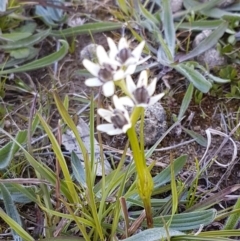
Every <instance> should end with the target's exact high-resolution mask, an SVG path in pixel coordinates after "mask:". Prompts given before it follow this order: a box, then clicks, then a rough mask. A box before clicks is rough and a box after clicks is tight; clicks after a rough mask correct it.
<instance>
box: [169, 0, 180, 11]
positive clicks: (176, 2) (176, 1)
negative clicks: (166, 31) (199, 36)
mask: <svg viewBox="0 0 240 241" xmlns="http://www.w3.org/2000/svg"><path fill="white" fill-rule="evenodd" d="M182 7H183V0H171V9H172V12H173V13H176V12H178V11H179V10H181V9H182Z"/></svg>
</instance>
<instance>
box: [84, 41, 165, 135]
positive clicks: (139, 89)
mask: <svg viewBox="0 0 240 241" xmlns="http://www.w3.org/2000/svg"><path fill="white" fill-rule="evenodd" d="M107 41H108V45H109V49H110V50H109V53H107V52H106V50H105V49H104V48H103V47H102V46H100V45H99V46H98V47H97V49H96V55H97V59H98V63H97V64H96V63H93V62H91V61H90V60H88V59H84V60H83V65H84V67H85V68H86V69H87V70H88V71H89V72H90V73H91V74H92V75H93V76H94V77H92V78H89V79H87V80H86V81H85V84H86V85H87V86H90V87H94V86H102V91H103V94H104V96H106V97H110V96H113V104H114V106H115V109H112V108H110V110H105V109H98V114H99V115H100V116H101V117H103V118H104V119H105V120H106V121H107V122H109V124H101V125H99V126H98V127H97V129H98V130H99V131H102V132H106V133H107V134H109V135H117V134H121V133H126V132H127V130H128V129H129V128H131V127H132V124H131V120H130V116H129V113H128V111H127V110H126V109H125V107H124V106H130V107H134V106H141V107H144V108H145V107H147V106H148V105H153V104H154V103H156V102H157V101H158V100H160V99H161V98H162V97H163V96H164V93H161V94H158V95H155V96H152V95H153V94H154V92H155V88H156V83H157V79H156V78H154V79H153V80H152V82H151V83H150V84H149V85H148V75H147V71H146V70H144V71H142V72H141V73H140V76H139V79H138V82H137V85H136V84H135V83H134V81H133V79H132V77H131V75H132V74H134V72H135V70H136V67H137V66H138V65H140V64H142V63H143V62H145V61H146V60H147V59H149V57H146V58H143V59H141V54H142V51H143V48H144V45H145V41H142V42H141V43H140V44H139V45H138V46H137V47H136V48H135V49H134V50H133V51H131V49H130V48H129V43H128V42H127V40H126V38H124V37H122V38H121V39H120V41H119V43H118V46H117V45H116V44H115V43H114V41H113V40H112V39H111V38H107ZM120 81H122V82H123V83H124V85H125V87H126V88H125V92H126V93H125V94H127V96H124V97H120V98H118V97H117V96H116V95H114V93H115V84H117V83H118V82H120ZM122 90H123V89H122ZM123 91H124V90H123Z"/></svg>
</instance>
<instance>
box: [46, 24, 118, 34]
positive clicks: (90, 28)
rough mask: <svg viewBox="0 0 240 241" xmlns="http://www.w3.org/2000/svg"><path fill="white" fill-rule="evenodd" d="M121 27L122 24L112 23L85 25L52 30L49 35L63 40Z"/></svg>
mask: <svg viewBox="0 0 240 241" xmlns="http://www.w3.org/2000/svg"><path fill="white" fill-rule="evenodd" d="M121 27H122V24H120V23H112V22H99V23H86V24H84V25H81V26H77V27H71V28H67V29H63V30H52V33H51V34H50V35H51V36H54V37H58V38H64V37H70V36H76V35H80V34H89V33H98V32H105V31H112V30H115V29H119V28H121Z"/></svg>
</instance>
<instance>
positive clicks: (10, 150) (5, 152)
mask: <svg viewBox="0 0 240 241" xmlns="http://www.w3.org/2000/svg"><path fill="white" fill-rule="evenodd" d="M26 138H27V131H26V130H23V131H19V132H18V133H17V136H16V137H15V139H16V141H17V142H19V143H20V144H23V143H25V141H26ZM18 151H19V146H18V145H16V144H15V143H14V142H12V141H10V142H9V143H7V144H6V145H5V146H3V147H1V148H0V170H1V169H5V168H7V167H8V165H9V164H10V162H11V160H12V159H13V157H14V155H15V154H16V153H17V152H18Z"/></svg>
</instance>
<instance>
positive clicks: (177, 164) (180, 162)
mask: <svg viewBox="0 0 240 241" xmlns="http://www.w3.org/2000/svg"><path fill="white" fill-rule="evenodd" d="M186 161H187V155H183V156H180V157H178V158H177V159H175V160H174V162H173V163H172V165H173V169H174V173H175V175H177V174H178V172H179V171H181V170H182V168H183V167H184V165H185V164H186ZM153 181H154V190H156V189H158V188H159V187H161V186H163V185H164V184H166V183H168V182H170V181H171V166H170V165H169V166H168V167H167V168H165V169H164V170H163V171H161V172H160V173H159V174H157V175H156V176H155V177H154V178H153Z"/></svg>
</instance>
